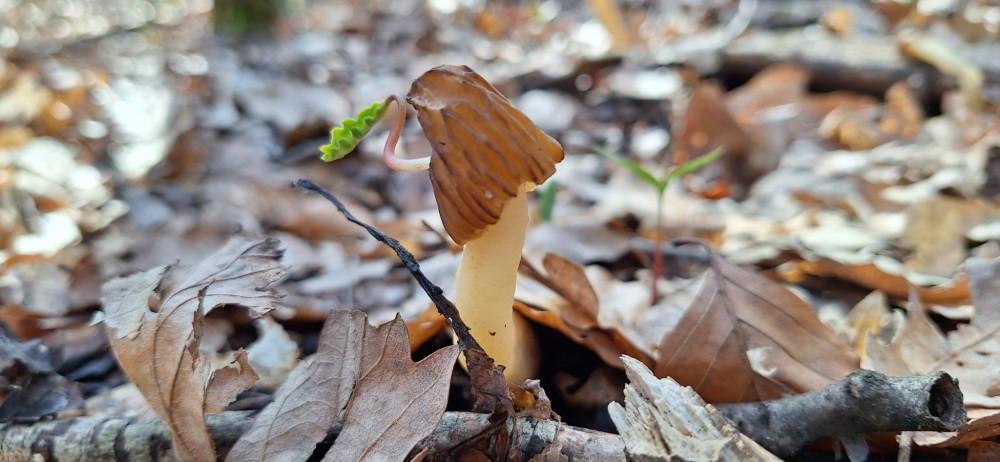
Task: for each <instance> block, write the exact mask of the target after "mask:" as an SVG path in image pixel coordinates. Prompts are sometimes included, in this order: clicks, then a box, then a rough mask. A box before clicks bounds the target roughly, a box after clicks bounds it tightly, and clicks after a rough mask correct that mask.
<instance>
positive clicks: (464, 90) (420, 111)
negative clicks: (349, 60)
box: [406, 66, 564, 244]
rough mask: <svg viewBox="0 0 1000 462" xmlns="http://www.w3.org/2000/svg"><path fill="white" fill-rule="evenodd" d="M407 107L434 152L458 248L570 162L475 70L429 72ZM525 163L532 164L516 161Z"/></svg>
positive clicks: (437, 183) (435, 182)
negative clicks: (526, 186) (529, 187)
mask: <svg viewBox="0 0 1000 462" xmlns="http://www.w3.org/2000/svg"><path fill="white" fill-rule="evenodd" d="M406 100H407V101H409V103H410V105H412V106H413V107H414V108H415V109H416V110H417V120H418V121H420V126H421V127H423V129H424V134H425V135H426V136H427V139H428V140H430V142H431V147H432V148H433V149H434V154H433V155H432V156H431V167H430V175H431V185H432V186H433V187H434V197H435V199H436V200H437V203H438V209H439V210H440V213H441V221H442V222H443V223H444V228H445V230H446V231H448V234H449V235H450V236H451V237H452V239H454V240H455V242H456V243H458V244H465V243H466V242H467V241H469V240H471V239H474V238H475V237H477V236H478V235H479V234H480V233H481V232H482V230H483V229H484V228H486V227H487V226H488V225H492V224H494V223H496V222H497V220H499V219H500V211H501V210H503V207H504V204H505V203H506V202H507V201H508V200H509V199H511V198H513V197H515V196H517V195H518V193H519V192H520V185H521V184H523V183H531V184H534V185H539V184H542V182H544V181H545V180H546V179H547V178H548V177H550V176H552V174H553V173H554V172H555V168H556V167H555V164H556V163H558V162H559V161H561V160H562V159H563V156H564V154H563V149H562V146H560V145H559V143H558V142H556V140H554V139H552V137H550V136H549V135H547V134H545V132H543V131H541V130H540V129H539V128H538V127H536V126H535V124H534V123H532V122H531V120H530V119H528V117H527V116H525V115H524V114H522V113H521V112H520V111H518V110H517V109H516V108H514V106H513V105H511V104H510V101H508V100H507V98H505V97H504V96H503V95H502V94H501V93H500V92H499V91H498V90H497V89H496V88H494V87H493V85H490V83H489V82H487V81H486V80H485V79H483V78H482V77H481V76H480V75H479V74H476V73H475V72H474V71H473V70H472V69H470V68H469V67H467V66H440V67H436V68H434V69H431V70H429V71H427V72H426V73H424V74H423V75H422V76H420V77H419V78H418V79H416V80H414V81H413V85H412V86H411V87H410V92H409V93H408V94H407V96H406ZM500 140H504V141H503V142H502V144H498V143H501V141H500ZM522 158H523V159H528V160H525V161H519V162H514V161H513V159H522ZM454 191H461V193H460V194H453V193H452V192H454Z"/></svg>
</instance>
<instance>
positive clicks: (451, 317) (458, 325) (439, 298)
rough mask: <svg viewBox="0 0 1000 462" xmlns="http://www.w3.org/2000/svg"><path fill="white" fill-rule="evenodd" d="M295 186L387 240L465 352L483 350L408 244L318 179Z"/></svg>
mask: <svg viewBox="0 0 1000 462" xmlns="http://www.w3.org/2000/svg"><path fill="white" fill-rule="evenodd" d="M295 186H296V187H297V188H299V189H301V190H303V191H308V192H313V193H316V194H319V195H320V196H323V198H324V199H326V200H328V201H330V202H331V203H333V205H334V206H335V207H337V210H339V211H340V213H341V214H343V215H344V217H345V218H347V219H348V221H350V222H351V223H354V224H356V225H358V226H360V227H362V228H364V229H365V231H368V234H371V236H372V237H374V238H375V240H377V241H379V242H381V243H383V244H385V245H386V246H388V247H389V248H390V249H392V250H393V251H394V252H396V255H397V256H399V259H400V260H402V262H403V265H404V266H405V267H406V269H407V271H409V272H410V274H412V275H413V278H414V279H416V280H417V284H419V285H420V288H421V289H423V290H424V292H425V293H426V294H427V296H428V297H430V298H431V302H433V303H434V306H436V307H437V309H438V312H440V313H441V315H442V316H444V317H445V319H447V320H448V324H449V325H451V328H452V329H453V330H454V331H455V335H456V336H457V337H458V346H459V347H460V348H461V349H462V351H463V352H464V351H466V350H469V349H474V350H482V348H480V346H479V342H477V341H476V339H475V338H473V337H472V334H470V333H469V328H468V327H467V326H466V325H465V323H464V322H462V317H461V316H459V314H458V310H457V309H455V304H454V303H452V302H451V300H448V298H447V297H445V296H444V291H443V290H441V288H440V287H438V286H437V285H435V284H434V283H433V282H431V281H430V280H429V279H427V276H424V273H423V272H422V271H420V263H418V262H417V259H416V257H414V256H413V254H412V253H410V251H409V250H406V247H404V246H403V244H400V243H399V241H397V240H396V239H394V238H392V237H391V236H388V235H386V234H385V233H383V232H382V231H379V230H378V229H377V228H375V227H374V226H371V225H369V224H367V223H364V222H362V221H361V220H358V219H357V218H355V217H354V215H352V214H351V212H349V211H348V210H347V208H346V207H344V204H342V203H341V202H340V200H339V199H337V198H336V197H334V195H333V194H330V192H329V191H327V190H326V189H324V188H323V187H321V186H319V185H317V184H316V183H314V182H312V181H310V180H304V179H303V180H298V181H296V182H295Z"/></svg>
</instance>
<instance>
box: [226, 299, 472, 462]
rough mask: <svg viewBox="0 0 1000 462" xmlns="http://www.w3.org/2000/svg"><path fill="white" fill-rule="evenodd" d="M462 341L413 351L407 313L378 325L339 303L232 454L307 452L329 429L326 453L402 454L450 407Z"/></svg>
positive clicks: (289, 456)
mask: <svg viewBox="0 0 1000 462" xmlns="http://www.w3.org/2000/svg"><path fill="white" fill-rule="evenodd" d="M457 355H458V347H457V346H450V347H447V348H444V349H441V350H439V351H437V352H435V353H434V354H432V355H431V356H429V357H427V358H425V359H424V360H422V361H420V362H418V363H414V362H413V361H412V360H411V359H410V347H409V337H408V336H407V334H406V327H405V324H404V323H403V321H402V318H400V317H398V316H397V317H396V319H395V320H393V321H392V322H389V323H386V324H383V325H381V326H378V327H374V326H370V325H368V321H367V316H366V315H365V313H363V312H360V311H343V310H336V311H333V312H332V313H331V314H330V317H329V318H327V321H326V323H325V324H324V326H323V331H322V333H321V334H320V340H319V349H318V351H317V352H316V354H315V355H313V356H312V357H310V358H308V359H306V360H305V361H303V362H301V363H300V364H299V365H298V366H297V367H296V368H295V370H294V371H292V373H291V374H289V377H288V379H287V380H286V381H285V383H284V384H282V386H281V387H280V388H279V389H278V391H277V392H276V393H275V397H274V401H273V402H272V403H271V404H269V405H268V406H267V407H266V408H264V410H263V411H261V413H260V414H259V415H258V416H257V418H256V419H255V420H254V423H253V424H252V425H251V426H250V428H249V429H248V430H247V431H246V432H245V433H244V434H243V436H242V437H241V438H240V440H239V441H238V442H237V443H236V445H235V446H234V447H233V449H232V451H230V453H229V456H228V458H227V460H230V461H254V460H259V461H270V460H306V459H309V458H310V457H311V456H312V455H313V452H314V451H315V450H316V444H317V443H319V442H321V441H322V440H323V439H324V438H325V437H326V436H327V434H328V433H329V432H333V433H339V436H338V437H337V440H336V441H335V443H334V446H333V448H331V449H330V452H328V453H327V455H326V460H337V461H341V460H344V461H346V460H400V461H401V460H403V459H404V458H405V456H406V455H407V454H408V453H409V451H410V449H412V448H413V446H414V445H415V444H416V443H417V441H419V440H420V439H422V438H423V437H425V436H426V435H428V434H430V433H431V431H433V430H434V427H435V425H436V423H437V421H438V420H439V419H440V418H441V416H442V415H443V414H444V408H445V404H446V403H447V398H448V385H449V383H450V380H451V371H452V369H453V365H454V363H455V358H456V357H457Z"/></svg>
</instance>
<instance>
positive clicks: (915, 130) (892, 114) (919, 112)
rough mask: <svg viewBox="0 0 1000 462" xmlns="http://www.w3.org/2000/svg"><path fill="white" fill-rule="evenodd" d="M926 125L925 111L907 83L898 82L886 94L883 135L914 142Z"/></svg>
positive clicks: (882, 122) (882, 121) (881, 124)
mask: <svg viewBox="0 0 1000 462" xmlns="http://www.w3.org/2000/svg"><path fill="white" fill-rule="evenodd" d="M923 125H924V110H923V109H922V108H921V107H920V102H919V101H917V97H916V95H914V94H913V90H912V89H911V88H910V86H909V85H907V84H906V83H905V82H896V83H894V84H893V85H892V86H891V87H889V89H888V90H886V92H885V114H884V115H883V116H882V120H881V122H879V128H880V129H881V130H882V133H885V134H886V135H889V136H898V137H900V138H902V139H904V140H914V139H916V138H917V135H919V134H920V130H921V129H922V128H923Z"/></svg>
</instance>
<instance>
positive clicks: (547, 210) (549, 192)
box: [538, 180, 559, 223]
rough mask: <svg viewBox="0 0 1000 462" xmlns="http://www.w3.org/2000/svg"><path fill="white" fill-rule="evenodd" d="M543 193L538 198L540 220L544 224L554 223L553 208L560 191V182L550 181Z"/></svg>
mask: <svg viewBox="0 0 1000 462" xmlns="http://www.w3.org/2000/svg"><path fill="white" fill-rule="evenodd" d="M548 183H549V184H548V185H546V186H545V189H543V190H542V193H541V194H540V195H539V196H538V218H539V219H540V220H541V221H542V223H547V222H549V221H552V208H553V207H555V204H556V192H558V191H559V182H558V181H555V180H549V182H548Z"/></svg>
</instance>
